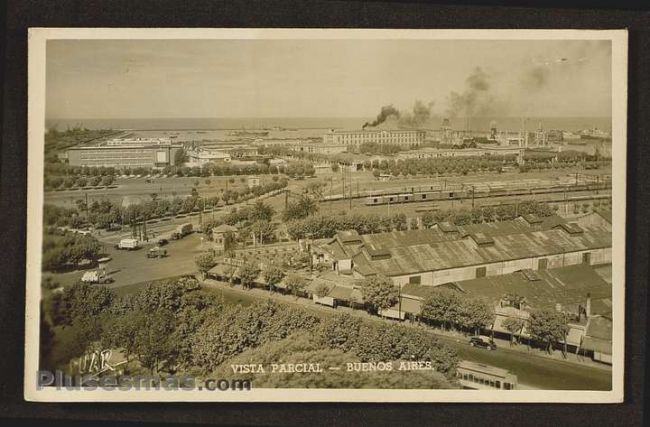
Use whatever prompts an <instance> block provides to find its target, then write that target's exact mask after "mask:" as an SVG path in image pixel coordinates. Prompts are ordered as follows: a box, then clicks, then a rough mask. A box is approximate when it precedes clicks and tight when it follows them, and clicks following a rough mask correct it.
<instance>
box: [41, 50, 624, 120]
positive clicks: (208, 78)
mask: <svg viewBox="0 0 650 427" xmlns="http://www.w3.org/2000/svg"><path fill="white" fill-rule="evenodd" d="M611 87H612V82H611V44H610V42H609V41H598V40H592V41H580V40H578V41H576V40H573V41H572V40H569V41H567V40H562V41H559V40H558V41H550V40H549V41H546V40H542V41H533V40H526V41H511V40H499V41H497V40H494V41H490V40H476V41H474V40H50V41H48V44H47V67H46V88H47V89H46V118H47V119H48V120H57V119H78V120H83V119H146V118H160V119H164V118H282V117H304V118H318V117H327V118H329V117H332V118H335V117H340V118H357V117H359V118H361V117H373V116H375V115H376V114H377V113H378V112H379V110H380V108H381V107H382V106H385V105H394V106H395V107H396V108H397V109H399V110H400V111H410V110H411V109H412V107H413V105H414V103H415V101H416V100H420V101H422V102H423V104H424V105H426V106H427V108H430V113H431V114H432V115H433V116H435V117H444V116H452V117H465V116H470V117H530V118H538V117H610V116H611Z"/></svg>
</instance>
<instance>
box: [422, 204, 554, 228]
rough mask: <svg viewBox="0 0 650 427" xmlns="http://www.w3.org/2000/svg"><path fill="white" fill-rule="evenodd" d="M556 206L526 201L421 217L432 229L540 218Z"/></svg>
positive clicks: (439, 211) (426, 225) (427, 214)
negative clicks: (529, 217)
mask: <svg viewBox="0 0 650 427" xmlns="http://www.w3.org/2000/svg"><path fill="white" fill-rule="evenodd" d="M556 209H557V207H556V206H553V207H551V206H550V205H548V204H547V203H541V202H536V201H524V202H521V203H518V204H513V205H503V206H496V207H492V206H486V207H478V208H474V209H465V208H461V209H443V210H438V211H434V212H425V213H423V214H422V216H421V221H422V225H423V226H424V227H425V228H431V227H432V226H433V225H435V224H438V223H440V222H445V221H447V222H450V223H452V224H455V225H459V226H460V225H468V224H482V223H484V222H498V221H510V220H513V219H515V218H517V217H518V216H520V215H527V214H534V215H537V216H540V217H546V216H550V215H553V214H554V213H555V210H556Z"/></svg>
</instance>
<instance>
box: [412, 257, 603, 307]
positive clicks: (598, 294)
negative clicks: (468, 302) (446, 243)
mask: <svg viewBox="0 0 650 427" xmlns="http://www.w3.org/2000/svg"><path fill="white" fill-rule="evenodd" d="M536 273H537V277H538V278H539V279H540V280H529V279H528V278H527V277H526V275H525V274H524V273H523V272H515V273H511V274H505V275H502V276H487V277H481V278H477V279H472V280H465V281H461V282H456V286H458V287H459V288H460V289H462V290H463V291H464V292H466V293H468V294H471V295H477V296H483V297H486V298H488V299H490V300H492V301H493V302H497V301H499V300H500V299H501V298H502V297H503V295H504V294H517V295H520V296H522V297H525V298H526V300H527V301H528V304H529V305H530V306H532V307H534V308H551V309H553V308H555V304H556V303H560V304H562V305H567V304H571V303H579V304H582V305H584V304H585V303H586V298H587V293H589V294H591V298H592V311H593V306H594V301H595V300H598V299H607V298H611V295H612V287H611V285H610V284H608V283H607V282H605V281H604V280H603V279H602V278H601V277H600V276H599V275H598V274H597V273H596V272H595V271H594V269H593V268H592V267H590V266H588V265H583V264H579V265H571V266H567V267H561V268H554V269H550V270H537V271H536ZM403 292H405V291H403ZM610 310H611V309H610Z"/></svg>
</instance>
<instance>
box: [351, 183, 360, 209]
mask: <svg viewBox="0 0 650 427" xmlns="http://www.w3.org/2000/svg"><path fill="white" fill-rule="evenodd" d="M358 184H359V181H357V185H358ZM350 212H352V178H350Z"/></svg>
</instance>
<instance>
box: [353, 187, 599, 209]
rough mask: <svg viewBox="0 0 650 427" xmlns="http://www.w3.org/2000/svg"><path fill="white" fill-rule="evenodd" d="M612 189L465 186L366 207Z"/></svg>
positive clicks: (376, 200) (375, 199)
mask: <svg viewBox="0 0 650 427" xmlns="http://www.w3.org/2000/svg"><path fill="white" fill-rule="evenodd" d="M609 188H611V184H609V183H606V184H578V185H561V184H555V185H548V186H542V187H528V188H526V187H521V186H516V185H513V186H510V187H505V186H494V185H492V186H489V187H488V186H481V187H478V186H474V188H472V187H471V186H464V187H463V189H461V190H438V191H415V192H411V193H398V194H385V193H384V194H375V195H370V196H367V197H366V198H365V202H364V204H365V205H366V206H379V205H387V204H392V203H412V202H428V201H444V200H464V199H469V198H475V199H481V198H488V197H510V196H528V195H535V194H549V193H563V192H577V191H596V190H606V189H609Z"/></svg>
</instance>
